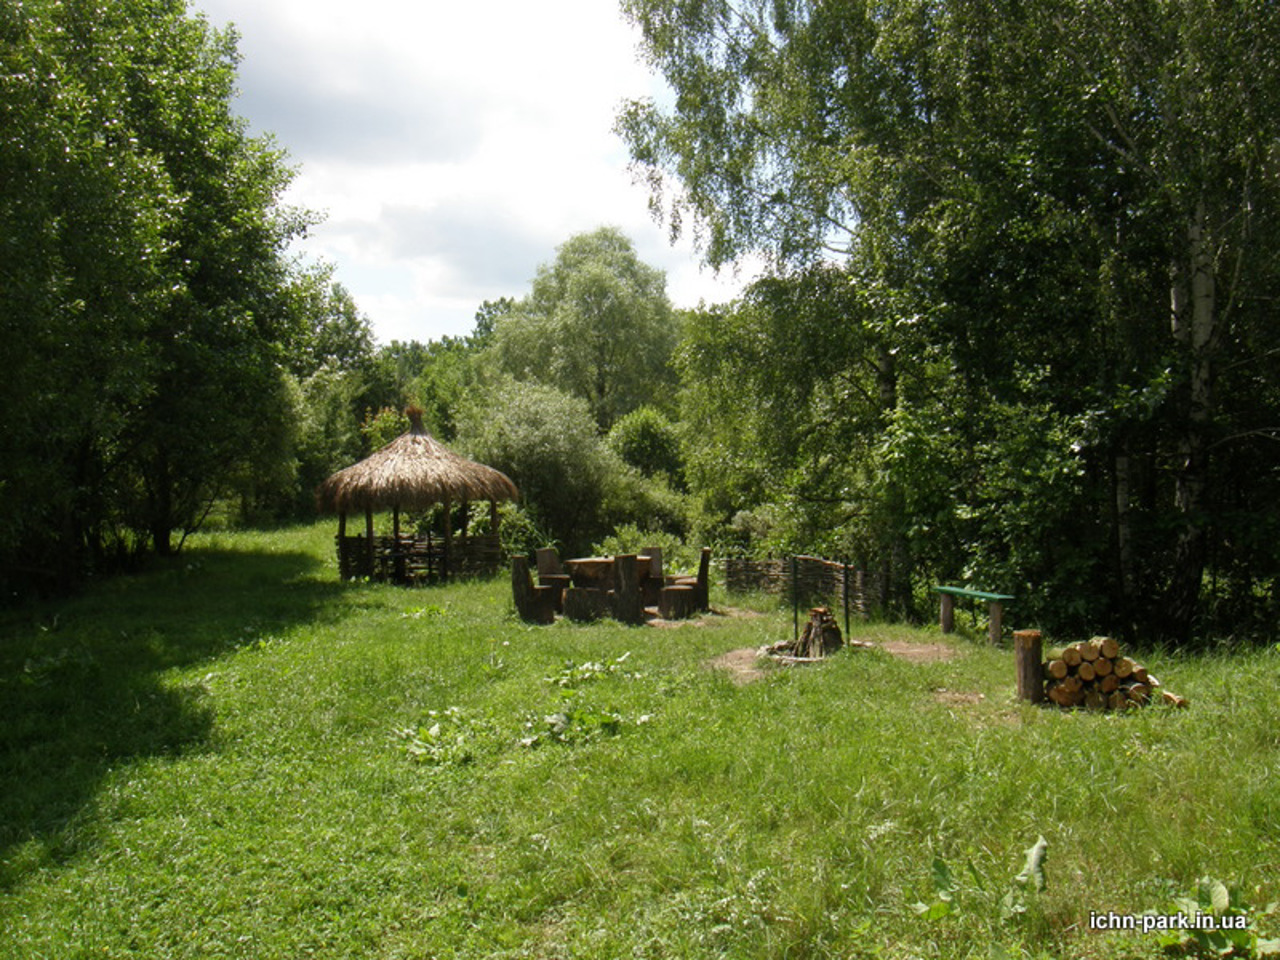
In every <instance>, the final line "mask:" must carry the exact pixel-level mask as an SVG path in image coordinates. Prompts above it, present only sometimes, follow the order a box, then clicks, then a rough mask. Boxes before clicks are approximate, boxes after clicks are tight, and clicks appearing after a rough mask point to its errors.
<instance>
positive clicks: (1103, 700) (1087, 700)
mask: <svg viewBox="0 0 1280 960" xmlns="http://www.w3.org/2000/svg"><path fill="white" fill-rule="evenodd" d="M1084 706H1085V709H1086V710H1105V709H1107V697H1106V694H1104V693H1103V692H1102V691H1101V690H1090V691H1088V692H1087V693H1086V694H1085V695H1084Z"/></svg>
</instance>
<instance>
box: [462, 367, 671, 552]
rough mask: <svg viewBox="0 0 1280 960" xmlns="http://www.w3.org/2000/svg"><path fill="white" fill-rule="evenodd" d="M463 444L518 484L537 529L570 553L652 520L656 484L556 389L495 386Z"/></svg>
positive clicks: (482, 398) (468, 415) (475, 411)
mask: <svg viewBox="0 0 1280 960" xmlns="http://www.w3.org/2000/svg"><path fill="white" fill-rule="evenodd" d="M459 443H460V444H461V445H462V446H463V447H464V448H465V449H466V450H467V451H468V453H469V455H471V456H474V457H475V458H476V459H478V460H480V461H481V462H482V463H486V464H488V465H490V466H492V467H494V468H496V469H498V470H501V471H502V472H503V473H505V474H507V476H509V477H511V479H512V480H513V481H514V482H515V484H516V486H517V487H519V488H520V492H521V496H522V498H523V502H524V505H525V508H526V509H527V510H528V512H529V513H530V515H531V517H532V521H533V524H534V526H535V527H536V528H537V529H540V530H545V532H546V534H547V535H548V536H549V537H550V538H552V539H553V540H554V541H555V542H558V543H559V544H560V545H561V547H562V548H563V549H564V550H566V551H568V552H570V553H578V552H580V551H585V550H586V549H587V548H588V547H589V546H590V545H591V543H592V542H594V541H595V540H596V539H598V538H599V537H600V536H602V535H603V534H604V533H605V532H606V531H608V530H609V529H611V528H612V527H613V526H614V525H615V524H616V523H620V522H625V521H628V520H635V519H637V518H638V517H644V516H647V515H649V514H650V512H651V511H650V507H651V506H652V505H653V503H654V496H653V494H652V492H651V491H652V486H653V484H652V482H651V481H645V480H643V479H642V478H640V477H639V475H638V474H636V473H635V472H634V471H632V470H631V469H630V468H629V467H627V466H626V464H624V463H623V462H622V461H621V459H619V457H618V456H617V454H615V453H614V452H613V451H612V450H611V449H610V448H609V447H608V446H607V445H606V444H605V442H604V440H603V439H602V438H601V437H600V436H599V434H598V432H597V430H596V424H595V421H594V419H593V418H592V416H591V413H590V411H589V409H588V407H587V404H586V402H585V401H584V400H582V399H580V398H578V397H573V396H570V395H568V394H566V393H562V392H560V391H559V390H556V389H555V388H554V387H547V386H541V385H539V384H535V383H525V382H520V381H513V380H501V381H497V382H495V383H494V384H491V385H489V387H488V391H487V392H486V393H484V394H478V395H476V396H475V397H473V399H472V403H471V404H470V406H468V407H466V408H464V409H463V411H462V412H461V414H460V416H459ZM545 545H546V544H545V543H539V544H537V546H545Z"/></svg>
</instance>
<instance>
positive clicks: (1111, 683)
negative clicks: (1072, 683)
mask: <svg viewBox="0 0 1280 960" xmlns="http://www.w3.org/2000/svg"><path fill="white" fill-rule="evenodd" d="M1119 686H1120V678H1119V677H1117V676H1116V675H1115V674H1114V673H1109V674H1107V675H1106V676H1105V677H1103V678H1102V679H1101V680H1099V681H1098V689H1099V690H1101V691H1102V692H1103V693H1112V692H1114V691H1115V690H1116V689H1117V688H1119Z"/></svg>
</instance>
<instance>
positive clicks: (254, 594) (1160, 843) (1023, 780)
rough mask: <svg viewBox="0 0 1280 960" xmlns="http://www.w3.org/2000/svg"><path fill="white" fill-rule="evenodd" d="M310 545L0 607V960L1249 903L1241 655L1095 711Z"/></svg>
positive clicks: (995, 653)
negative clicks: (624, 616) (592, 613)
mask: <svg viewBox="0 0 1280 960" xmlns="http://www.w3.org/2000/svg"><path fill="white" fill-rule="evenodd" d="M331 545H332V530H330V529H329V528H328V526H327V525H319V526H315V527H305V528H299V529H295V530H287V531H280V532H274V533H264V534H223V535H219V536H217V537H206V538H203V539H200V540H198V541H197V542H196V543H195V544H194V546H193V547H192V548H191V549H189V550H188V551H186V552H185V553H184V554H183V555H182V557H181V558H179V559H177V560H175V561H173V562H171V563H167V564H157V565H156V566H155V567H153V568H152V569H150V570H149V571H147V572H145V573H142V574H140V575H137V576H134V577H130V578H125V579H120V580H114V581H111V582H107V583H104V584H101V585H100V586H98V587H97V588H96V589H94V590H92V591H91V592H89V593H88V594H86V595H85V596H82V597H79V598H76V599H74V600H70V601H66V602H64V603H62V604H58V605H50V606H42V607H38V608H31V609H27V610H24V611H21V612H19V613H11V614H9V615H7V617H6V618H5V619H4V620H3V621H0V957H15V958H16V957H22V958H33V957H51V958H53V957H56V958H76V957H131V956H146V957H202V958H203V957H245V958H274V957H278V958H286V957H287V958H296V957H310V956H314V957H373V958H428V957H440V958H453V957H459V958H461V957H468V958H471V957H474V958H482V957H484V958H487V957H537V958H569V957H573V958H615V957H641V958H644V957H653V958H668V957H753V958H754V957H762V958H774V957H776V958H783V957H794V958H802V957H841V958H850V957H852V958H857V957H902V958H906V957H944V958H962V957H983V958H986V957H991V956H1000V955H1001V953H1000V952H999V951H1003V955H1007V956H1009V957H1017V956H1030V957H1099V958H1101V957H1132V958H1145V957H1156V956H1160V955H1161V952H1160V948H1159V944H1158V942H1157V940H1156V939H1155V937H1154V935H1153V934H1147V935H1143V934H1140V933H1134V934H1124V935H1119V934H1102V933H1092V932H1089V931H1087V929H1086V927H1087V922H1088V917H1089V913H1090V911H1106V910H1113V911H1117V912H1125V913H1128V912H1141V911H1144V910H1148V909H1158V910H1160V911H1161V912H1165V911H1167V910H1168V909H1169V904H1170V901H1171V899H1172V898H1173V897H1174V896H1177V895H1185V894H1188V893H1190V892H1192V891H1193V889H1194V887H1195V884H1196V880H1197V878H1199V877H1200V876H1202V875H1205V874H1209V875H1213V876H1215V877H1218V878H1220V879H1221V880H1223V881H1224V882H1226V883H1227V884H1228V885H1230V886H1232V887H1233V888H1235V889H1237V890H1239V891H1240V894H1241V895H1242V896H1243V897H1244V898H1245V899H1246V900H1247V901H1248V902H1249V903H1250V904H1253V905H1257V906H1259V907H1260V906H1262V905H1265V904H1266V903H1268V902H1269V901H1272V900H1276V899H1280V788H1277V784H1278V783H1280V769H1278V767H1280V759H1278V758H1280V698H1278V697H1277V695H1276V692H1275V691H1276V690H1277V689H1280V655H1277V653H1276V652H1275V651H1267V652H1253V653H1247V654H1236V655H1230V656H1229V655H1223V654H1219V655H1216V656H1205V657H1199V658H1170V657H1167V656H1161V655H1160V654H1159V653H1158V652H1144V651H1139V653H1140V654H1141V655H1142V656H1143V657H1144V659H1145V660H1146V661H1147V663H1148V665H1149V666H1151V667H1152V669H1153V670H1154V671H1156V672H1158V673H1159V674H1160V675H1161V676H1162V678H1163V679H1164V680H1165V682H1166V685H1168V686H1170V687H1172V688H1174V689H1176V690H1177V691H1178V692H1180V693H1183V694H1184V695H1186V696H1188V697H1190V698H1191V701H1192V706H1191V708H1190V709H1189V710H1186V711H1173V710H1168V709H1165V708H1150V709H1147V710H1145V711H1141V712H1138V713H1135V714H1130V715H1124V716H1106V715H1092V714H1064V713H1059V712H1056V711H1049V710H1041V709H1036V708H1031V707H1028V706H1024V705H1020V704H1017V703H1015V702H1014V700H1013V669H1012V663H1011V654H1010V653H1009V652H1008V651H1007V650H994V649H991V648H988V647H987V646H986V645H985V644H983V643H981V642H978V641H974V640H969V639H965V638H963V637H961V638H959V639H953V638H947V642H948V643H951V644H952V645H953V646H954V647H955V650H956V653H957V654H958V656H957V657H956V658H955V659H952V660H949V661H945V662H931V663H923V664H919V663H909V662H907V661H905V660H902V659H899V658H895V657H892V656H890V655H889V654H887V653H885V652H884V651H882V650H870V651H846V652H844V653H842V654H841V655H839V656H838V657H836V658H834V659H832V660H831V661H829V662H827V663H824V664H821V665H817V666H813V667H806V668H800V669H796V668H792V669H785V670H784V669H776V670H772V671H770V673H769V675H768V676H767V678H766V679H764V680H762V681H759V682H756V683H752V684H749V685H746V686H735V685H734V684H733V683H731V682H730V679H729V678H728V676H727V675H726V674H724V673H723V672H722V671H717V670H712V669H709V668H708V667H707V662H708V661H709V660H710V659H712V658H713V657H715V656H717V655H718V654H721V653H724V652H726V651H729V650H733V649H737V648H741V647H754V646H759V645H762V644H763V643H765V642H768V641H771V640H775V639H779V638H781V637H783V636H787V635H788V634H789V632H790V629H791V622H790V613H789V611H785V610H784V611H779V610H776V609H770V608H769V606H768V604H767V602H755V603H750V604H749V605H751V606H754V607H756V608H758V611H759V612H757V613H755V614H753V615H751V616H741V615H740V616H715V617H710V618H705V619H704V621H703V622H701V623H700V624H697V625H695V624H689V625H685V626H682V627H679V628H674V629H656V628H652V627H624V626H620V625H616V624H613V623H605V624H601V625H593V626H579V625H570V624H567V623H558V624H556V625H555V626H552V627H526V626H524V625H523V624H521V623H519V622H518V621H517V620H515V619H514V618H513V617H512V615H511V613H510V607H511V603H510V592H509V588H508V587H507V586H506V584H505V583H504V582H503V580H502V579H497V580H493V581H482V582H470V583H459V584H455V585H451V586H449V587H444V588H428V589H420V590H404V589H398V588H394V587H385V586H371V585H364V584H340V583H339V582H338V581H337V575H336V569H335V565H334V562H333V560H332V558H331V556H330V551H331ZM730 602H733V603H734V604H736V605H738V606H741V605H742V604H743V603H744V601H741V600H738V599H734V600H732V601H731V600H730V599H729V598H725V597H723V596H719V595H713V603H714V604H715V605H716V606H718V607H720V608H722V609H723V608H725V607H726V606H727V605H728V604H729V603H730ZM855 633H857V634H858V635H860V636H865V637H867V638H870V639H873V640H880V641H883V640H897V641H900V642H910V643H936V642H938V641H939V640H941V639H942V638H940V637H939V635H938V634H937V633H936V631H933V630H912V629H908V628H903V627H891V626H879V625H868V626H865V627H855ZM624 655H627V656H625V659H622V660H621V662H618V661H619V659H620V658H623V657H624ZM568 664H572V665H574V666H575V667H576V669H574V670H568V669H566V667H567V665H568ZM586 664H595V665H596V666H592V667H585V666H584V665H586ZM944 690H945V691H947V692H946V693H944V692H941V691H944ZM978 695H981V699H979V697H978ZM451 708H453V709H451ZM547 718H552V720H550V721H548V719H547ZM433 728H434V731H433ZM557 729H559V731H560V733H559V736H558V737H557V736H556V735H555V731H556V730H557ZM530 740H532V741H534V742H533V744H532V745H524V743H523V741H530ZM1038 836H1043V837H1044V838H1045V839H1046V840H1047V842H1048V859H1047V863H1046V867H1045V869H1046V875H1047V881H1048V886H1047V888H1046V889H1045V891H1044V892H1043V893H1041V894H1036V893H1034V892H1026V893H1025V894H1024V895H1023V905H1024V906H1025V911H1023V912H1020V913H1017V914H1015V915H1013V916H1010V917H1007V918H1005V919H1002V917H1001V914H1002V911H1001V901H1002V899H1004V897H1005V895H1006V894H1007V893H1009V891H1010V890H1011V888H1013V887H1014V886H1015V885H1014V884H1013V880H1014V877H1015V875H1016V874H1017V873H1018V872H1019V871H1020V870H1021V869H1022V866H1023V862H1024V859H1025V851H1026V850H1027V848H1028V847H1030V846H1031V845H1032V844H1033V843H1034V842H1035V841H1036V838H1037V837H1038ZM940 870H941V871H942V872H941V873H939V871H940ZM938 877H943V878H946V877H949V878H950V879H949V880H948V881H947V883H948V885H949V886H950V887H951V890H950V896H951V900H950V901H949V908H948V909H949V911H950V912H949V913H948V915H946V916H941V917H939V918H938V919H934V920H927V919H924V918H923V917H921V916H918V915H917V913H916V911H915V910H913V909H912V907H913V905H914V904H917V903H921V904H925V905H929V904H936V903H938V902H939V898H938V891H937V889H936V884H937V882H938V881H937V879H936V878H938ZM1020 889H1021V888H1019V890H1020ZM937 912H946V911H937ZM1007 912H1008V911H1007V910H1006V911H1005V913H1007ZM1256 924H1257V928H1258V929H1259V931H1260V932H1261V933H1263V934H1269V935H1271V936H1275V935H1276V934H1277V932H1278V931H1277V929H1276V927H1277V923H1276V918H1275V917H1273V916H1263V915H1261V914H1260V913H1259V914H1258V915H1257V916H1256ZM993 951H994V952H993Z"/></svg>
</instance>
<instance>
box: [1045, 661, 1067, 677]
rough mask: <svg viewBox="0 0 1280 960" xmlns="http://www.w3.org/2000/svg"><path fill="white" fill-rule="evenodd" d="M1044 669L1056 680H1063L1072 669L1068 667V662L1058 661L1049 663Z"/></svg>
mask: <svg viewBox="0 0 1280 960" xmlns="http://www.w3.org/2000/svg"><path fill="white" fill-rule="evenodd" d="M1044 669H1045V673H1047V674H1048V675H1049V676H1050V677H1052V678H1053V679H1054V680H1061V679H1062V678H1063V677H1065V676H1066V675H1067V673H1068V672H1069V671H1070V669H1071V668H1070V667H1068V666H1067V664H1066V661H1064V660H1061V659H1058V660H1049V661H1047V662H1046V663H1045V668H1044Z"/></svg>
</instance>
